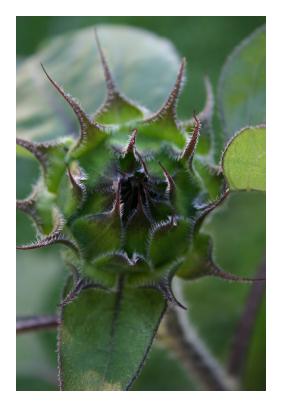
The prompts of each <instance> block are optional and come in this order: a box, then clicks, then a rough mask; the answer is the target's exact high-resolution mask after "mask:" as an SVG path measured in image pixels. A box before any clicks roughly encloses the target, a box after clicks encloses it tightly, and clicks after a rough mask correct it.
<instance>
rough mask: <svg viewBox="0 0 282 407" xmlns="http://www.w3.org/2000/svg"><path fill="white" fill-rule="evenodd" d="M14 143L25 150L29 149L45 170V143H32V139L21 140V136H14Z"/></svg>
mask: <svg viewBox="0 0 282 407" xmlns="http://www.w3.org/2000/svg"><path fill="white" fill-rule="evenodd" d="M16 143H17V145H19V146H21V147H23V148H25V149H26V150H27V151H29V152H30V153H31V154H32V155H33V156H34V157H35V158H36V159H37V160H38V161H39V163H40V164H41V165H42V167H43V169H44V170H46V165H47V158H46V154H44V151H43V149H44V147H45V148H46V147H47V144H46V145H45V144H43V143H42V144H41V143H33V142H32V141H29V140H23V139H21V138H18V137H17V138H16Z"/></svg>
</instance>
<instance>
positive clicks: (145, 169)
mask: <svg viewBox="0 0 282 407" xmlns="http://www.w3.org/2000/svg"><path fill="white" fill-rule="evenodd" d="M136 155H137V157H138V160H139V161H140V163H141V164H142V167H143V170H144V172H145V174H146V175H147V177H149V171H148V168H147V165H146V164H145V161H144V160H143V158H142V156H141V154H140V153H139V152H138V151H136Z"/></svg>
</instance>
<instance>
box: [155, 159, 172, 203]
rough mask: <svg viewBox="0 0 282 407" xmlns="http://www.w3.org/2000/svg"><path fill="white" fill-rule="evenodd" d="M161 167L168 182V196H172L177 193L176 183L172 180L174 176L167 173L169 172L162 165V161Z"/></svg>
mask: <svg viewBox="0 0 282 407" xmlns="http://www.w3.org/2000/svg"><path fill="white" fill-rule="evenodd" d="M158 163H159V166H160V167H161V169H162V170H163V173H164V176H165V179H166V182H167V190H166V192H167V194H168V195H171V194H172V193H173V192H174V191H175V182H174V180H173V178H172V176H171V175H170V174H169V173H168V172H167V170H166V169H165V167H164V166H163V165H162V163H161V162H160V161H158Z"/></svg>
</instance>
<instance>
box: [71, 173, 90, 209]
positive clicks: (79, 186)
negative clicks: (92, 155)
mask: <svg viewBox="0 0 282 407" xmlns="http://www.w3.org/2000/svg"><path fill="white" fill-rule="evenodd" d="M67 172H68V176H69V179H70V182H71V185H72V187H73V190H74V193H75V195H76V196H77V198H78V200H79V201H80V202H79V204H80V205H82V204H83V202H84V201H85V199H86V186H85V185H84V184H83V182H82V181H83V180H85V179H86V177H84V176H83V175H81V174H80V175H78V176H75V175H74V174H72V172H71V170H70V168H69V167H68V169H67Z"/></svg>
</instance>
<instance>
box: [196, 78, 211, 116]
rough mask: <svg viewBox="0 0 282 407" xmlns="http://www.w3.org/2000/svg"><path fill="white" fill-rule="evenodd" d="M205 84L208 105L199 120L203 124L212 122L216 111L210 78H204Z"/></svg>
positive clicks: (206, 104) (200, 114)
mask: <svg viewBox="0 0 282 407" xmlns="http://www.w3.org/2000/svg"><path fill="white" fill-rule="evenodd" d="M204 83H205V89H206V103H205V106H204V108H203V110H202V111H201V112H200V113H199V119H200V121H201V122H202V123H204V122H209V121H210V120H211V118H212V115H213V110H214V96H213V91H212V84H211V81H210V79H209V77H208V76H205V77H204Z"/></svg>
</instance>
